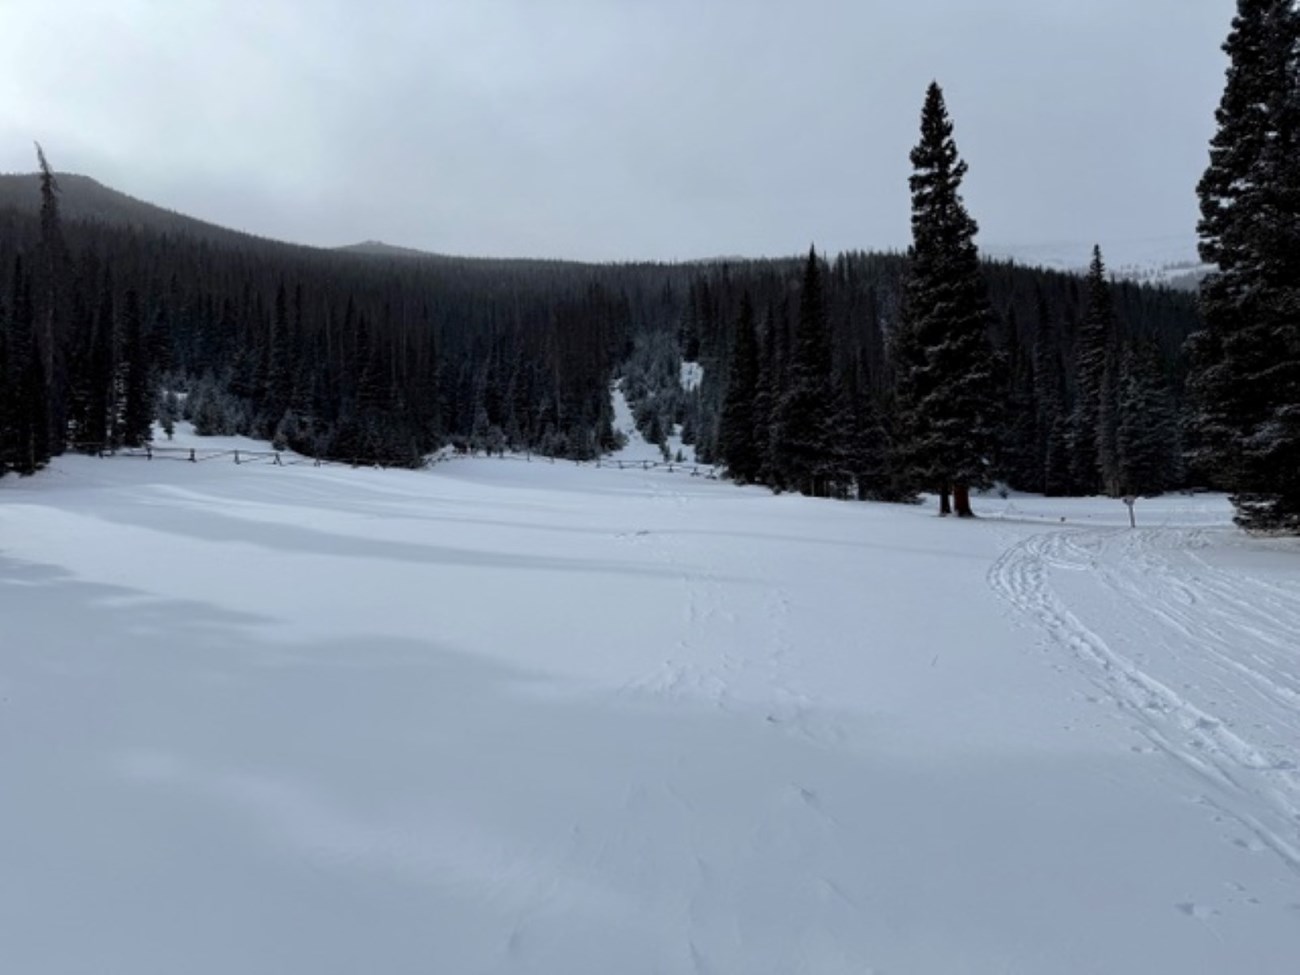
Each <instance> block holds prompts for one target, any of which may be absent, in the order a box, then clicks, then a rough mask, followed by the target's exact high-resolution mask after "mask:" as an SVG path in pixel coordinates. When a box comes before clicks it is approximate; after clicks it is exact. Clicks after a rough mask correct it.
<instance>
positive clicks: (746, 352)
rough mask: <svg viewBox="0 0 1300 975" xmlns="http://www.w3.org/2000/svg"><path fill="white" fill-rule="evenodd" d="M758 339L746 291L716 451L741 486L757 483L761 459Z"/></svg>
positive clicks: (737, 325) (737, 327)
mask: <svg viewBox="0 0 1300 975" xmlns="http://www.w3.org/2000/svg"><path fill="white" fill-rule="evenodd" d="M758 373H759V363H758V339H757V336H756V335H755V333H754V305H753V303H752V302H751V300H750V297H749V292H745V294H744V296H743V297H742V298H741V302H740V317H739V318H738V320H737V321H736V340H735V348H734V349H733V351H732V354H731V371H730V375H729V376H728V379H727V396H726V399H725V400H724V401H723V405H722V419H721V423H720V425H719V430H718V452H719V454H720V455H721V456H722V462H723V463H724V464H726V465H727V471H728V473H729V474H730V476H731V477H732V478H733V479H734V480H736V481H738V482H740V483H741V484H751V483H753V482H754V481H756V480H758V477H759V472H760V470H761V468H762V463H763V457H762V454H761V453H760V452H759V447H758V443H757V442H756V433H757V428H758V418H757V416H756V411H755V403H754V400H755V397H756V396H757V395H758Z"/></svg>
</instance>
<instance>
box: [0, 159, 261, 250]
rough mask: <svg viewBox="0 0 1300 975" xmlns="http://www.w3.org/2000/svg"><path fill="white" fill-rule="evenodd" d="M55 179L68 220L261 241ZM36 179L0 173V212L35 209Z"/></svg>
mask: <svg viewBox="0 0 1300 975" xmlns="http://www.w3.org/2000/svg"><path fill="white" fill-rule="evenodd" d="M56 178H57V179H58V182H59V209H60V212H61V213H62V214H63V216H64V217H66V218H68V219H70V220H85V221H90V222H97V223H105V224H111V225H113V226H127V227H138V228H141V229H146V230H153V231H158V232H160V233H167V234H183V235H185V236H187V237H191V238H194V239H196V240H209V241H213V242H219V243H238V242H240V241H249V240H263V239H264V238H260V237H256V236H254V235H253V234H246V233H243V232H241V231H238V230H231V229H229V228H228V227H221V226H218V225H217V224H214V223H208V222H207V221H205V220H198V219H196V218H194V217H188V216H186V215H185V214H183V213H177V212H176V211H175V210H168V209H165V208H164V207H160V206H155V205H154V204H152V203H146V202H144V201H143V200H137V199H136V198H135V197H133V196H128V195H127V194H126V193H122V192H120V191H118V190H114V189H110V188H109V187H107V186H105V185H104V184H103V183H100V182H99V181H98V180H94V179H91V178H90V177H89V176H82V175H80V174H78V173H58V174H56ZM39 179H40V177H39V176H38V175H37V174H36V173H5V174H0V209H5V208H13V209H16V210H23V211H28V212H34V211H35V210H37V209H39V207H40V201H41V194H40V183H39Z"/></svg>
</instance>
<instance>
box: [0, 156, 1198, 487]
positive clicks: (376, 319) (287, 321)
mask: <svg viewBox="0 0 1300 975" xmlns="http://www.w3.org/2000/svg"><path fill="white" fill-rule="evenodd" d="M42 186H44V193H42ZM0 201H3V203H4V206H3V208H0V267H3V268H4V269H5V279H6V284H5V287H4V288H3V296H2V298H0V301H2V304H3V311H2V316H0V322H2V323H3V330H2V332H0V336H2V338H0V375H3V377H4V384H3V390H4V392H3V397H0V426H2V430H3V434H2V437H3V439H2V440H0V443H2V444H3V448H2V449H3V453H2V454H0V471H3V470H10V471H15V472H18V473H30V472H31V471H33V470H35V469H37V468H39V467H40V466H41V465H42V464H43V463H44V462H45V460H46V459H47V458H48V457H49V456H51V455H53V454H57V453H59V452H61V451H64V450H69V449H71V450H83V451H99V450H104V449H113V448H114V447H116V446H119V445H131V444H136V443H138V442H140V441H141V440H142V439H143V438H145V437H147V436H149V430H150V421H151V419H152V418H153V417H154V416H155V415H157V416H159V417H162V418H173V417H174V416H176V415H177V414H178V413H179V412H180V411H182V410H183V411H184V412H185V413H186V415H188V416H190V417H192V418H193V420H194V421H195V423H196V426H197V427H198V429H199V430H200V431H201V432H210V433H232V432H240V433H248V434H251V435H254V436H258V437H262V438H265V439H268V440H272V441H274V442H275V443H276V444H277V445H280V446H287V447H291V448H293V449H296V450H299V451H302V452H304V453H307V454H314V455H318V456H323V457H331V458H339V459H345V460H355V461H362V462H378V463H386V464H401V465H412V464H416V463H418V462H419V460H420V458H421V457H422V456H423V455H424V454H426V453H428V452H429V451H431V450H433V449H435V448H437V447H438V446H440V445H442V444H444V443H447V442H450V441H452V440H455V441H462V442H466V443H472V444H473V445H474V446H475V447H477V448H481V449H492V450H496V449H505V448H513V449H520V450H532V451H537V452H541V453H546V454H553V455H557V456H564V457H574V458H584V457H592V456H595V455H597V454H598V453H600V452H602V451H605V450H608V449H610V448H611V447H613V446H614V434H613V431H612V428H611V425H610V419H611V415H610V397H609V384H610V383H611V381H612V380H613V379H614V378H615V377H617V376H619V375H626V376H627V378H628V383H627V387H626V388H627V390H628V393H629V396H630V398H631V399H632V401H633V404H634V406H635V407H636V409H637V414H638V419H639V421H640V425H641V426H642V429H643V431H644V432H646V433H647V434H650V435H652V437H653V438H654V439H658V438H659V437H660V436H662V433H663V431H664V430H668V429H671V426H672V425H673V424H675V423H680V424H682V425H683V428H684V429H683V433H684V436H685V438H686V439H687V441H688V442H693V443H695V444H696V446H697V450H698V454H699V456H700V457H701V458H703V459H706V460H712V461H718V462H725V463H726V464H727V465H728V466H729V467H730V468H731V470H732V473H733V476H736V477H737V478H738V479H740V480H750V481H760V482H763V483H768V484H771V485H772V486H773V487H776V488H782V489H797V490H803V491H805V492H807V493H817V494H835V495H856V496H860V497H864V498H866V497H882V498H896V497H907V496H909V495H910V494H911V493H912V492H913V491H914V490H916V489H917V488H919V487H925V486H927V485H924V484H920V483H918V482H917V481H916V479H915V478H913V477H911V476H910V475H909V472H908V471H907V470H906V469H905V468H904V467H903V466H900V461H899V454H898V451H897V450H896V449H895V447H896V444H895V439H896V436H897V422H896V421H897V417H896V397H895V391H896V385H897V379H898V377H897V375H896V368H895V360H894V353H893V342H892V337H893V336H894V334H895V332H896V330H897V326H898V323H899V322H900V320H901V316H902V297H903V292H904V285H903V282H904V276H905V272H906V269H907V261H906V258H905V257H904V256H903V255H899V254H867V253H848V254H841V255H838V256H835V257H833V258H830V259H828V260H826V259H823V258H821V257H819V256H817V255H815V254H812V255H810V257H809V259H806V260H805V259H801V258H791V259H788V260H763V261H741V260H737V261H728V262H725V263H723V262H715V263H694V264H676V265H665V264H607V265H590V264H577V263H566V262H554V261H527V260H520V261H499V260H475V259H458V258H446V257H435V256H424V257H421V256H417V255H408V254H405V253H403V254H401V255H394V256H389V255H386V254H384V253H378V254H368V253H356V252H354V251H350V250H347V249H344V250H339V251H329V250H321V249H316V248H307V247H299V246H294V245H288V244H282V243H277V242H274V241H268V240H263V239H259V238H255V237H251V236H248V235H244V234H239V233H236V232H234V231H228V230H224V229H222V228H215V227H212V226H211V225H209V224H205V223H202V222H200V221H191V220H189V218H186V217H183V216H181V215H179V214H174V213H171V212H170V211H166V210H161V209H159V208H155V207H151V206H149V205H147V204H143V203H140V202H139V201H135V200H132V199H131V198H129V197H125V196H122V195H120V194H115V193H114V192H113V191H111V190H107V189H106V188H104V187H102V186H100V185H99V184H98V183H95V182H94V181H92V180H89V179H86V178H84V177H76V176H65V175H59V176H58V177H57V178H56V177H55V176H54V175H53V174H52V173H50V174H48V175H47V178H46V179H45V181H44V184H42V180H41V179H40V177H39V176H37V177H32V176H20V177H14V176H11V177H4V178H0ZM982 272H983V276H984V278H985V280H986V282H987V287H988V296H989V303H990V308H991V310H992V315H991V317H990V318H989V320H988V337H989V339H990V340H991V342H992V345H993V348H994V349H995V350H996V352H997V361H998V363H999V368H998V390H999V396H1000V425H999V432H998V438H999V439H998V441H997V456H995V457H990V458H989V464H990V465H991V466H990V472H991V474H995V475H996V476H999V477H1002V478H1005V479H1007V480H1008V481H1009V482H1010V483H1011V484H1012V485H1013V486H1015V487H1020V488H1025V489H1029V490H1046V491H1049V492H1053V493H1067V492H1072V491H1079V490H1083V491H1091V490H1097V489H1100V488H1101V487H1103V486H1104V485H1102V484H1100V483H1099V482H1098V479H1097V477H1096V475H1095V474H1094V473H1093V472H1092V471H1091V470H1072V469H1071V462H1070V457H1071V447H1072V445H1073V444H1074V443H1075V442H1076V441H1077V440H1078V438H1079V437H1080V436H1081V435H1082V434H1081V432H1080V430H1079V424H1080V422H1088V417H1089V416H1090V414H1089V413H1088V411H1087V410H1083V409H1082V405H1081V404H1082V400H1081V396H1083V397H1085V398H1086V396H1087V395H1088V392H1089V389H1090V387H1089V386H1088V381H1089V380H1088V379H1087V375H1088V373H1087V370H1086V369H1084V370H1083V371H1082V372H1081V365H1080V364H1081V362H1087V361H1089V356H1093V355H1095V354H1097V353H1096V350H1095V349H1093V348H1092V347H1091V346H1090V345H1089V342H1090V341H1092V340H1091V339H1090V338H1089V335H1090V333H1089V332H1088V329H1087V328H1086V327H1085V324H1084V323H1085V322H1086V321H1087V320H1088V315H1089V308H1090V307H1092V305H1090V297H1089V296H1090V294H1091V295H1092V299H1091V300H1092V301H1093V302H1094V303H1095V301H1096V300H1098V298H1097V295H1098V294H1099V293H1100V294H1104V295H1105V296H1106V299H1107V301H1108V302H1109V305H1110V307H1112V308H1113V319H1114V321H1113V326H1111V333H1108V334H1112V333H1113V341H1112V340H1109V339H1108V340H1107V341H1108V342H1109V343H1110V345H1113V350H1112V352H1111V353H1110V354H1112V355H1115V356H1118V357H1120V358H1125V357H1132V358H1133V360H1134V361H1135V362H1136V361H1138V360H1139V359H1140V360H1141V362H1142V363H1143V372H1142V376H1143V377H1144V378H1143V379H1142V382H1143V383H1145V384H1146V386H1144V387H1143V389H1142V391H1141V393H1142V395H1154V396H1156V397H1157V398H1158V399H1160V400H1161V402H1162V404H1163V406H1164V407H1167V409H1168V410H1169V411H1171V412H1170V417H1171V424H1170V426H1169V427H1168V428H1167V429H1166V428H1164V427H1162V428H1161V430H1160V431H1159V434H1158V435H1159V438H1160V439H1161V442H1162V443H1164V444H1165V445H1166V446H1167V447H1168V448H1169V449H1170V450H1174V449H1175V448H1176V443H1177V439H1178V433H1177V428H1176V424H1174V423H1172V418H1173V414H1174V413H1176V412H1177V410H1178V409H1179V408H1180V404H1181V395H1182V375H1183V364H1182V362H1181V359H1180V355H1179V349H1180V347H1181V345H1182V342H1183V340H1184V339H1185V337H1186V336H1187V335H1188V334H1189V333H1190V332H1191V331H1192V330H1193V329H1195V328H1196V327H1197V319H1196V316H1195V311H1194V306H1193V302H1192V299H1191V298H1190V297H1189V296H1186V295H1180V294H1176V293H1173V292H1171V291H1167V290H1159V289H1152V288H1145V287H1138V286H1135V285H1131V284H1115V285H1107V284H1106V283H1105V281H1101V282H1100V283H1099V285H1097V286H1096V287H1094V288H1093V290H1092V291H1090V289H1089V286H1088V285H1087V283H1086V282H1085V281H1084V280H1082V279H1079V278H1077V277H1074V276H1070V275H1064V274H1058V273H1051V272H1044V271H1037V270H1026V269H1023V268H1019V267H1016V266H1014V265H1011V264H1009V263H985V264H983V266H982ZM1097 288H1100V291H1099V292H1098V291H1097ZM746 299H747V301H748V308H749V311H748V312H745V311H744V309H745V307H746ZM1094 311H1096V309H1095V308H1094ZM1108 347H1110V346H1109V345H1108ZM1101 354H1102V355H1103V356H1104V355H1105V354H1107V353H1106V352H1105V350H1102V353H1101ZM683 360H685V361H695V362H699V363H701V364H702V366H703V374H704V381H703V383H702V384H701V385H700V387H699V388H698V389H696V390H691V391H687V390H684V389H682V388H681V386H680V384H679V383H678V382H677V376H678V374H679V371H680V370H679V367H680V363H681V362H682V361H683ZM1116 361H1118V360H1116ZM1130 374H1131V375H1133V376H1136V375H1137V370H1136V369H1134V370H1132V371H1131V373H1130ZM1116 375H1117V377H1118V373H1117V374H1116ZM1134 381H1136V380H1134ZM165 393H166V394H181V395H179V396H173V395H164V394H165ZM1135 395H1136V394H1135ZM1081 410H1082V412H1081ZM746 451H748V452H749V453H750V454H751V459H750V460H748V461H746V460H745V458H744V457H743V456H741V455H742V454H744V453H745V452H746ZM1171 463H1172V462H1171ZM1076 466H1077V465H1076ZM1085 466H1086V465H1085ZM1180 476H1181V475H1180V474H1179V472H1178V471H1177V469H1176V464H1175V465H1174V466H1173V467H1170V468H1169V470H1166V471H1163V472H1162V475H1161V477H1160V478H1158V479H1156V480H1158V482H1159V483H1158V484H1157V483H1155V482H1153V483H1152V484H1150V485H1139V486H1138V487H1139V488H1142V489H1145V488H1147V487H1151V488H1158V487H1165V486H1168V485H1169V484H1172V483H1176V482H1177V481H1178V479H1179V477H1180Z"/></svg>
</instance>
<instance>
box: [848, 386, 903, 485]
mask: <svg viewBox="0 0 1300 975" xmlns="http://www.w3.org/2000/svg"><path fill="white" fill-rule="evenodd" d="M863 371H865V370H863ZM845 467H846V472H847V474H848V477H849V479H850V480H851V481H852V483H853V487H854V491H855V493H856V495H857V498H858V500H859V501H896V500H900V499H901V497H902V496H903V493H902V492H900V491H899V489H898V485H897V484H896V483H895V477H894V471H893V469H892V467H891V466H890V444H889V433H888V431H887V429H886V427H885V422H884V418H883V417H882V415H881V410H880V407H879V406H878V405H877V403H876V399H875V396H874V395H873V394H872V390H871V384H870V382H868V380H867V377H866V376H865V375H859V376H858V380H857V383H856V385H855V388H854V390H853V395H852V417H851V425H850V427H849V429H848V431H847V441H846V445H845Z"/></svg>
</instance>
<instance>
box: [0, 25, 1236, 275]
mask: <svg viewBox="0 0 1300 975" xmlns="http://www.w3.org/2000/svg"><path fill="white" fill-rule="evenodd" d="M1233 9H1234V4H1233V3H1232V2H1231V0H1140V2H1137V0H1090V2H1087V3H1079V2H1074V0H988V2H984V3H979V4H975V3H971V2H969V0H930V2H928V3H926V4H908V3H901V2H897V0H893V2H888V3H885V2H879V0H821V2H805V3H798V4H795V3H789V2H767V0H757V2H743V3H742V2H723V0H715V2H707V3H706V2H689V3H688V2H683V0H654V2H651V0H607V2H596V0H591V2H581V0H568V2H563V0H561V2H552V0H464V2H410V3H398V2H379V3H368V4H365V5H362V4H359V3H353V2H345V0H326V2H306V0H304V2H298V3H294V2H251V0H250V2H226V3H219V2H215V0H204V2H188V0H187V2H186V3H183V4H181V3H163V2H147V0H119V2H115V3H113V4H108V3H104V2H93V0H63V2H61V3H60V4H58V5H57V9H56V7H55V6H54V5H50V4H48V2H46V0H5V20H6V30H5V32H4V34H3V35H0V169H4V170H29V169H31V168H32V159H31V149H30V145H31V140H32V139H33V138H38V139H40V140H41V141H42V142H43V143H44V144H45V146H46V148H47V150H48V151H49V153H50V155H51V158H52V160H53V161H54V163H55V165H56V166H58V167H59V168H62V169H70V170H76V171H80V172H85V173H87V174H89V175H92V176H95V177H96V178H98V179H100V180H101V181H103V182H106V183H109V184H110V185H113V186H115V187H117V188H119V189H122V190H125V191H127V192H129V193H132V194H133V195H136V196H139V197H142V198H145V199H149V200H151V201H154V202H158V203H161V204H163V205H166V206H170V207H173V208H175V209H179V210H183V211H186V212H190V213H193V214H195V215H197V216H201V217H204V218H205V219H209V220H213V221H216V222H220V223H224V224H228V225H231V226H235V227H239V228H242V229H247V230H251V231H254V232H256V233H260V234H264V235H268V236H276V237H283V238H288V239H292V240H299V241H303V242H307V243H314V244H324V245H332V244H340V243H346V242H349V241H351V240H355V239H359V238H363V237H377V238H383V239H386V240H389V241H392V242H394V243H400V244H406V245H409V246H415V247H423V248H428V249H435V250H441V251H448V252H459V253H474V254H492V255H543V256H568V257H582V258H597V259H606V258H637V257H644V258H689V257H699V256H708V255H714V254H751V255H758V254H785V253H793V252H795V251H798V250H801V249H802V248H803V247H806V246H807V244H808V243H809V242H810V241H816V242H817V243H818V244H819V245H820V246H822V247H824V248H827V249H832V250H833V249H840V248H848V247H890V246H894V247H896V246H902V245H904V244H905V243H906V240H907V234H908V219H907V206H908V203H907V185H906V180H907V173H908V162H907V153H908V150H909V148H910V147H911V145H912V144H913V143H914V142H915V140H916V123H917V117H918V113H919V109H920V103H921V98H922V94H923V91H924V86H925V85H926V84H927V83H928V82H929V80H930V79H931V78H937V79H938V80H939V81H940V82H941V83H942V84H943V85H944V88H945V91H946V92H947V94H948V99H949V107H950V109H951V110H952V112H953V115H954V119H955V121H956V125H957V138H958V143H959V145H960V147H961V149H962V152H963V155H964V156H965V157H966V158H967V160H968V161H969V163H970V165H971V171H970V176H969V178H968V181H967V186H966V191H967V192H966V195H967V201H968V203H969V204H970V207H971V210H972V212H973V214H974V215H975V217H976V218H977V219H978V220H979V221H980V223H981V225H982V227H983V231H984V232H983V235H982V239H983V240H985V241H990V242H1003V243H1009V242H1022V243H1032V242H1038V241H1052V240H1063V239H1064V240H1076V239H1077V240H1092V239H1100V240H1103V241H1105V240H1107V239H1118V238H1131V237H1145V236H1157V235H1179V234H1185V235H1186V236H1187V237H1188V239H1190V238H1191V234H1192V230H1193V227H1194V222H1195V200H1194V196H1193V189H1194V186H1195V182H1196V179H1197V177H1198V175H1199V173H1200V170H1201V168H1202V167H1203V166H1204V163H1205V144H1206V140H1207V139H1208V137H1209V135H1210V134H1211V132H1212V130H1213V109H1214V105H1215V102H1216V101H1217V97H1218V93H1219V91H1220V89H1221V86H1222V77H1223V68H1224V61H1223V57H1222V55H1221V53H1220V52H1219V45H1220V44H1221V42H1222V39H1223V37H1224V35H1225V34H1226V31H1227V28H1228V24H1229V21H1230V19H1231V16H1232V12H1233Z"/></svg>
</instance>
